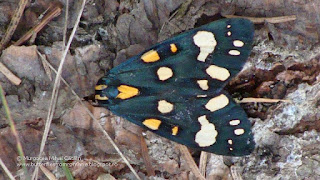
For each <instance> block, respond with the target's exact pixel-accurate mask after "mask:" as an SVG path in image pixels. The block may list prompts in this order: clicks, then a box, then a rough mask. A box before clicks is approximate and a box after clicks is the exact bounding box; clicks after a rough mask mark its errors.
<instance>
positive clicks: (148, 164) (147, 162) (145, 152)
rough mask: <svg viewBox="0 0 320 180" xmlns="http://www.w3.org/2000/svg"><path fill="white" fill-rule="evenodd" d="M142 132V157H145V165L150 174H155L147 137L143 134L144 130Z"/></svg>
mask: <svg viewBox="0 0 320 180" xmlns="http://www.w3.org/2000/svg"><path fill="white" fill-rule="evenodd" d="M140 131H141V130H140ZM140 134H141V135H140V146H141V154H142V159H143V162H144V165H145V167H146V169H147V173H148V176H154V175H155V174H156V173H155V171H154V169H153V167H152V163H151V160H150V156H149V153H148V152H149V151H148V147H147V144H146V141H145V139H144V138H143V136H142V131H141V133H140Z"/></svg>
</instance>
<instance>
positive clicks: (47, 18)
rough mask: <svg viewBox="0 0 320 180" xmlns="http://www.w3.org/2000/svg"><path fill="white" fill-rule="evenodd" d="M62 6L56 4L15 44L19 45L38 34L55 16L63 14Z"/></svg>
mask: <svg viewBox="0 0 320 180" xmlns="http://www.w3.org/2000/svg"><path fill="white" fill-rule="evenodd" d="M61 11H62V7H60V6H56V7H53V9H52V10H51V11H50V12H49V13H48V14H47V15H46V16H45V17H44V18H43V19H42V21H41V22H40V23H39V24H37V25H36V26H35V27H33V28H32V29H30V30H29V31H28V32H27V33H26V34H25V35H23V36H22V37H21V38H20V39H19V40H18V41H17V42H15V43H14V45H16V46H19V45H21V44H23V43H24V42H25V41H27V40H28V39H29V38H30V37H32V36H33V35H34V34H37V33H38V32H39V31H40V30H41V29H42V28H43V27H44V26H46V25H47V24H48V23H49V22H50V21H51V20H52V19H53V18H55V17H57V16H59V15H60V14H61Z"/></svg>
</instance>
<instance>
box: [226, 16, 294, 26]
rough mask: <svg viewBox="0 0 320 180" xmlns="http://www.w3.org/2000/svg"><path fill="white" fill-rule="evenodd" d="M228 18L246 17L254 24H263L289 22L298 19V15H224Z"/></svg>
mask: <svg viewBox="0 0 320 180" xmlns="http://www.w3.org/2000/svg"><path fill="white" fill-rule="evenodd" d="M223 16H224V17H226V18H245V19H249V20H250V21H252V22H253V23H254V24H262V23H265V22H268V23H273V24H275V23H284V22H288V21H294V20H296V19H297V17H296V16H295V15H292V16H280V17H261V18H257V17H248V16H235V15H223Z"/></svg>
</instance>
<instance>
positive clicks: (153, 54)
mask: <svg viewBox="0 0 320 180" xmlns="http://www.w3.org/2000/svg"><path fill="white" fill-rule="evenodd" d="M141 59H142V61H143V62H146V63H150V62H156V61H159V60H160V56H159V54H158V52H157V51H155V50H150V51H148V52H146V53H144V54H143V55H142V56H141Z"/></svg>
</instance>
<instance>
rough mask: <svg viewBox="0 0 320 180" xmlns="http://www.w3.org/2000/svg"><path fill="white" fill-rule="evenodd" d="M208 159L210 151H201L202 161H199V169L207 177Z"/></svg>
mask: <svg viewBox="0 0 320 180" xmlns="http://www.w3.org/2000/svg"><path fill="white" fill-rule="evenodd" d="M207 160H208V153H207V152H204V151H201V154H200V161H199V170H200V173H201V174H202V175H203V176H204V177H206V167H207Z"/></svg>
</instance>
